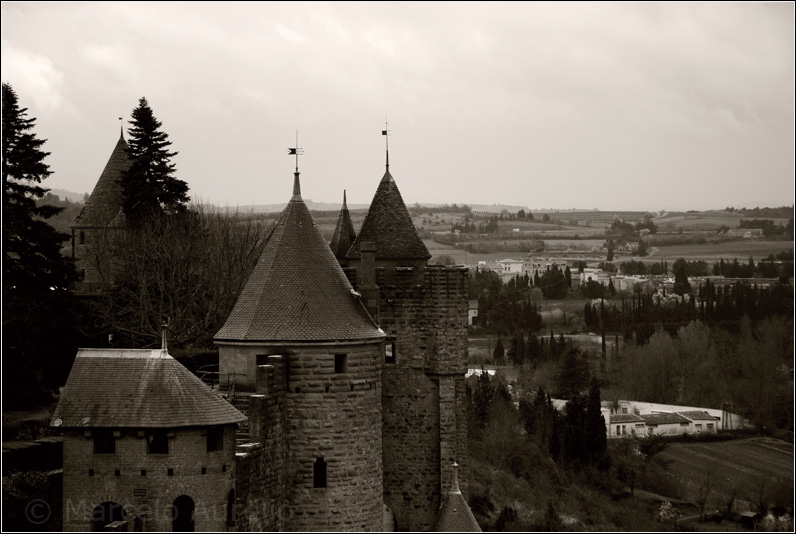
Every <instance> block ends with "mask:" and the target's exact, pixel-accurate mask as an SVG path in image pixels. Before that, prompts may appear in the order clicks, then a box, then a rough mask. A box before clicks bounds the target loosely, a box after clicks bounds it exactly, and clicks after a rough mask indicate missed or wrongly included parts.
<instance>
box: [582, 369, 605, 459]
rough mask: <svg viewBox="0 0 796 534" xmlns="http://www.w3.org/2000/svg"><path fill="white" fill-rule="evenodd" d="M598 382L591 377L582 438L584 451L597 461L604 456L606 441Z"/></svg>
mask: <svg viewBox="0 0 796 534" xmlns="http://www.w3.org/2000/svg"><path fill="white" fill-rule="evenodd" d="M600 406H601V404H600V384H599V382H598V381H597V379H596V378H592V379H591V387H590V388H589V399H588V402H587V404H586V428H585V432H584V440H585V443H586V447H585V448H586V453H587V454H588V456H589V458H590V459H591V460H592V461H593V462H595V463H597V462H599V461H600V460H602V458H603V456H605V452H606V450H607V449H608V441H607V438H606V434H605V417H604V416H603V414H602V412H600Z"/></svg>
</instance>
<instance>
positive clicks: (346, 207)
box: [343, 189, 348, 209]
mask: <svg viewBox="0 0 796 534" xmlns="http://www.w3.org/2000/svg"><path fill="white" fill-rule="evenodd" d="M343 209H348V206H346V202H345V189H343Z"/></svg>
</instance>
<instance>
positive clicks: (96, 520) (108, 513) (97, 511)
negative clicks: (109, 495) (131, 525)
mask: <svg viewBox="0 0 796 534" xmlns="http://www.w3.org/2000/svg"><path fill="white" fill-rule="evenodd" d="M126 517H127V512H126V511H125V510H124V506H122V505H121V504H119V503H117V502H112V501H106V502H103V503H100V504H98V505H97V506H96V508H94V512H93V513H92V514H91V531H92V532H102V531H103V530H105V525H108V524H109V523H113V522H115V521H124V520H125V518H126Z"/></svg>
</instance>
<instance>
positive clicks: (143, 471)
mask: <svg viewBox="0 0 796 534" xmlns="http://www.w3.org/2000/svg"><path fill="white" fill-rule="evenodd" d="M141 476H142V477H145V476H146V469H142V470H141Z"/></svg>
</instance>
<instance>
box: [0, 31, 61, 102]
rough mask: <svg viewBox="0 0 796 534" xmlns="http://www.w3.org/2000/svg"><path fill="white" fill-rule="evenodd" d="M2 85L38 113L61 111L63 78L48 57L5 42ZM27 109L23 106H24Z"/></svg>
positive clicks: (3, 47)
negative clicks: (8, 86)
mask: <svg viewBox="0 0 796 534" xmlns="http://www.w3.org/2000/svg"><path fill="white" fill-rule="evenodd" d="M2 43H3V46H2V64H3V82H8V83H9V84H11V86H12V87H13V88H14V90H15V91H16V92H17V94H19V95H20V97H21V98H22V97H23V95H24V98H23V100H22V102H23V103H24V102H25V101H26V100H28V99H29V100H30V101H31V102H32V105H33V106H34V107H35V108H36V113H37V114H41V113H42V112H47V111H56V110H58V109H59V108H60V107H61V106H62V104H63V102H64V97H63V94H62V91H63V89H64V74H63V72H61V71H59V70H58V69H56V68H55V66H54V65H53V62H52V61H51V60H50V58H48V57H47V56H44V55H41V54H36V53H34V52H31V51H29V50H25V49H23V48H19V47H17V46H15V45H13V44H11V43H10V42H8V41H7V40H5V39H3V41H2ZM23 105H24V104H23Z"/></svg>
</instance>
